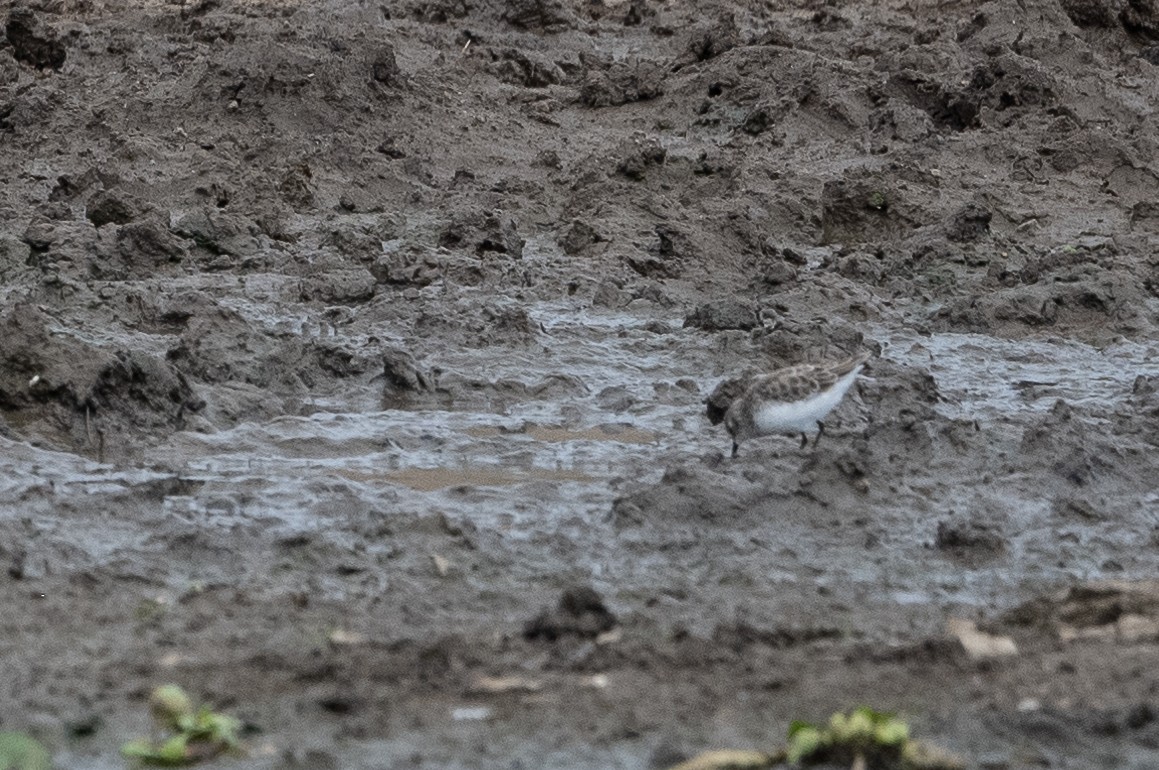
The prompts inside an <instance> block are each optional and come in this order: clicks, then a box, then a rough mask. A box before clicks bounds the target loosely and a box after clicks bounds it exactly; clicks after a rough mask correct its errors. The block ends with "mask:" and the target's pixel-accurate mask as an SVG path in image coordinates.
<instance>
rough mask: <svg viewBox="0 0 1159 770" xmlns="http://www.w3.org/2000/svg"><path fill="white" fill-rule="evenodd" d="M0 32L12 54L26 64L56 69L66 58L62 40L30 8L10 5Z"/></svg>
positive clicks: (39, 67) (62, 64)
mask: <svg viewBox="0 0 1159 770" xmlns="http://www.w3.org/2000/svg"><path fill="white" fill-rule="evenodd" d="M4 34H5V35H6V36H7V38H8V43H9V44H10V45H11V46H12V55H13V56H14V57H15V58H16V59H17V61H21V62H24V63H25V64H28V65H29V66H32V67H36V68H37V69H41V70H44V69H52V70H59V69H60V68H61V67H63V66H64V62H65V59H66V58H68V49H67V48H66V47H65V45H64V43H62V42H61V41H60V39H59V37H58V36H57V34H56V33H55V32H54V31H53V30H52V29H51V28H50V27H49V26H48V25H47V24H45V23H44V21H43V19H42V18H41V15H40V14H39V13H37V12H36V11H34V10H33V9H31V8H27V7H24V6H19V5H17V6H14V7H13V8H12V9H11V10H10V11H9V12H8V20H7V22H5V24H4Z"/></svg>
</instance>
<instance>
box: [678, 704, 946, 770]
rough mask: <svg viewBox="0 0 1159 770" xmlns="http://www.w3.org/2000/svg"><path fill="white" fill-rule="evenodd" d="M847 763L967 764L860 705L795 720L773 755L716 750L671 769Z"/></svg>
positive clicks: (930, 767) (912, 769) (879, 766)
mask: <svg viewBox="0 0 1159 770" xmlns="http://www.w3.org/2000/svg"><path fill="white" fill-rule="evenodd" d="M822 763H824V764H826V765H837V766H841V765H845V766H849V767H854V768H865V770H962V769H963V768H964V767H965V765H964V764H963V762H962V760H961V759H959V758H958V757H955V756H954V755H952V754H950V753H949V752H947V751H945V750H944V749H941V748H939V747H937V746H933V745H931V744H928V743H923V742H922V741H915V740H912V739H910V737H909V725H908V724H906V723H905V722H904V721H903V720H901V719H899V718H898V717H897V716H895V715H893V714H889V713H884V712H880V711H874V710H873V709H871V708H869V707H868V706H861V707H859V708H856V709H854V710H853V711H852V712H850V713H848V714H846V713H842V712H838V713H836V714H834V715H833V716H832V717H830V718H829V723H828V724H827V725H824V726H821V725H815V724H811V723H809V722H802V721H794V722H793V723H792V725H791V726H790V727H789V742H788V745H787V746H785V747H784V748H783V749H780V750H778V751H776V752H773V753H771V754H765V753H761V752H756V751H713V752H708V753H706V754H701V755H700V756H698V757H695V758H693V759H690V760H688V761H687V762H683V763H681V764H679V765H677V766H676V767H674V768H672V769H671V770H757V768H771V767H775V766H783V765H785V764H788V765H792V766H795V767H800V766H808V765H815V764H822Z"/></svg>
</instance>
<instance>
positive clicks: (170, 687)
mask: <svg viewBox="0 0 1159 770" xmlns="http://www.w3.org/2000/svg"><path fill="white" fill-rule="evenodd" d="M149 708H150V709H151V710H152V712H153V716H154V717H155V718H156V719H157V721H158V722H160V723H162V724H165V725H176V724H177V723H178V720H180V719H181V718H182V717H184V716H186V715H188V714H192V713H193V699H192V698H190V697H189V695H188V694H187V693H186V692H185V690H182V689H181V688H180V687H178V686H177V685H175V684H163V685H161V686H160V687H157V688H154V690H153V692H152V693H150V695H149Z"/></svg>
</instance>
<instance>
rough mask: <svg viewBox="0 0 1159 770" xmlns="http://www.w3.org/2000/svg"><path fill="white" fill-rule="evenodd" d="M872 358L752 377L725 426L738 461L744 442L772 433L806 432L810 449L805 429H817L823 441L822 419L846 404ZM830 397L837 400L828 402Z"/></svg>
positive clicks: (803, 436)
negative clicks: (844, 399)
mask: <svg viewBox="0 0 1159 770" xmlns="http://www.w3.org/2000/svg"><path fill="white" fill-rule="evenodd" d="M867 360H869V354H868V353H862V354H859V355H856V356H853V357H851V358H847V359H845V360H843V361H832V362H828V363H821V364H801V365H799V366H790V367H787V368H785V369H779V370H777V371H775V372H772V373H770V374H762V375H758V376H756V377H754V378H752V380H750V381H749V382H748V384H747V386H746V387H745V389H744V393H743V395H741V396H740V397H739V398H737V399H736V400H734V401H733V402H732V404H731V405H730V406H729V408H728V412H727V414H726V415H725V420H724V422H725V427H726V428H727V429H728V432H729V435H730V436H732V438H733V445H732V454H733V457H735V456H736V454H737V451H738V449H739V448H740V442H741V441H744V440H745V439H748V438H755V437H757V436H763V435H766V434H768V433H774V432H782V431H785V432H788V431H791V432H800V434H801V447H802V448H804V447H805V445H806V444H807V443H808V436H807V434H806V433H805V428H806V427H808V428H810V429H812V428H813V427H816V429H817V440H819V439H820V438H821V434H822V433H824V432H825V425H824V423H822V422H821V418H822V417H824V416H825V414H827V413H828V412H829V411H830V410H832V409H833V407H835V406H836V405H837V403H838V402H840V400H841V398H842V397H843V396H844V395H845V390H846V389H847V388H848V387H849V386H850V385H851V384H852V382H853V378H854V377H855V376H856V372H857V371H858V370H859V369H860V368H861V365H862V364H864V363H865V362H866V361H867ZM851 374H853V377H850V376H849V375H851ZM838 390H839V391H840V392H837V391H838ZM826 394H831V395H832V396H833V397H832V398H826ZM813 443H814V444H816V440H815V441H814V442H813Z"/></svg>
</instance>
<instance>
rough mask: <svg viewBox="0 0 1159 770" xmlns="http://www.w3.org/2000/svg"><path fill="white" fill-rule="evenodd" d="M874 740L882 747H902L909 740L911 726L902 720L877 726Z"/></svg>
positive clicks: (891, 720) (892, 720)
mask: <svg viewBox="0 0 1159 770" xmlns="http://www.w3.org/2000/svg"><path fill="white" fill-rule="evenodd" d="M873 739H874V741H875V742H876V743H877V744H878V745H880V746H900V745H901V744H903V743H905V742H906V741H907V740H909V725H907V724H906V723H905V722H903V721H901V720H900V719H890V720H889V721H888V722H886V723H885V724H882V725H878V726H877V729H876V730H875V731H874V734H873Z"/></svg>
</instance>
